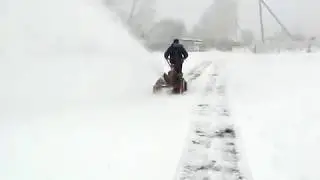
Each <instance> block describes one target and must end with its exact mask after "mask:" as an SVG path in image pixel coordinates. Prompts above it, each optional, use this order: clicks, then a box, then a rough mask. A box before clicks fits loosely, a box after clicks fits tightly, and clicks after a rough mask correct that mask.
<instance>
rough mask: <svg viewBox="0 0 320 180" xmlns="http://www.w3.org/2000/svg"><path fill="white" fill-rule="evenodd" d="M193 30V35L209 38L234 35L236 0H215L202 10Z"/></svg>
mask: <svg viewBox="0 0 320 180" xmlns="http://www.w3.org/2000/svg"><path fill="white" fill-rule="evenodd" d="M193 31H194V33H193V34H194V35H196V36H200V37H202V38H209V39H221V38H230V37H232V36H235V35H236V34H237V2H236V1H235V0H215V1H214V2H213V4H212V5H211V6H209V7H208V8H207V10H206V11H205V12H204V14H203V15H202V17H201V18H200V21H199V23H198V24H197V25H196V26H195V27H194V30H193Z"/></svg>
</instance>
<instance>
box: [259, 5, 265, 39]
mask: <svg viewBox="0 0 320 180" xmlns="http://www.w3.org/2000/svg"><path fill="white" fill-rule="evenodd" d="M258 1H259V17H260V31H261V41H262V43H264V27H263V16H262V0H258Z"/></svg>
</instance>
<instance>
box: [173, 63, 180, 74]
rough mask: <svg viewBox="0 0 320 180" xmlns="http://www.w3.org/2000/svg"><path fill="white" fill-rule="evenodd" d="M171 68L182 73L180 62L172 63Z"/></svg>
mask: <svg viewBox="0 0 320 180" xmlns="http://www.w3.org/2000/svg"><path fill="white" fill-rule="evenodd" d="M173 68H174V70H175V71H176V72H177V73H179V74H181V73H182V63H176V64H174V65H173Z"/></svg>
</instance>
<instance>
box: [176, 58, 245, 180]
mask: <svg viewBox="0 0 320 180" xmlns="http://www.w3.org/2000/svg"><path fill="white" fill-rule="evenodd" d="M211 62H212V63H211V65H210V66H209V67H208V68H207V69H205V70H204V72H202V75H201V77H200V78H199V79H198V80H197V81H199V82H198V84H197V85H198V86H199V89H200V91H199V92H198V94H197V100H196V101H195V104H194V105H193V107H194V108H193V110H192V111H191V112H190V113H191V117H190V118H191V125H190V129H189V134H188V138H187V141H186V145H185V150H184V153H183V154H182V157H181V160H180V163H179V166H178V168H177V173H176V176H175V179H176V180H189V179H194V180H203V179H205V180H210V179H219V180H239V179H244V176H243V174H242V172H241V171H242V167H243V166H245V165H246V164H242V165H241V166H242V167H240V166H239V162H240V161H239V158H240V155H239V152H238V150H239V149H238V146H237V143H238V141H237V139H236V138H237V137H236V131H235V128H234V122H232V120H231V119H230V118H229V116H230V112H229V109H228V100H227V97H226V94H225V88H226V87H225V86H226V82H225V80H226V79H225V78H226V77H225V76H226V74H225V72H226V70H225V67H224V64H225V63H224V61H221V60H219V59H214V60H211Z"/></svg>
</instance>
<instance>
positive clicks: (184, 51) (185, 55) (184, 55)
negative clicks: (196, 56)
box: [181, 46, 189, 59]
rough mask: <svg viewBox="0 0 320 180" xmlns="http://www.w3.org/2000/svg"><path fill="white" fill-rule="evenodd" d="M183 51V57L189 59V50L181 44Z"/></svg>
mask: <svg viewBox="0 0 320 180" xmlns="http://www.w3.org/2000/svg"><path fill="white" fill-rule="evenodd" d="M181 52H182V55H183V59H187V58H188V56H189V54H188V52H187V51H186V49H185V48H184V47H183V46H181Z"/></svg>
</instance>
